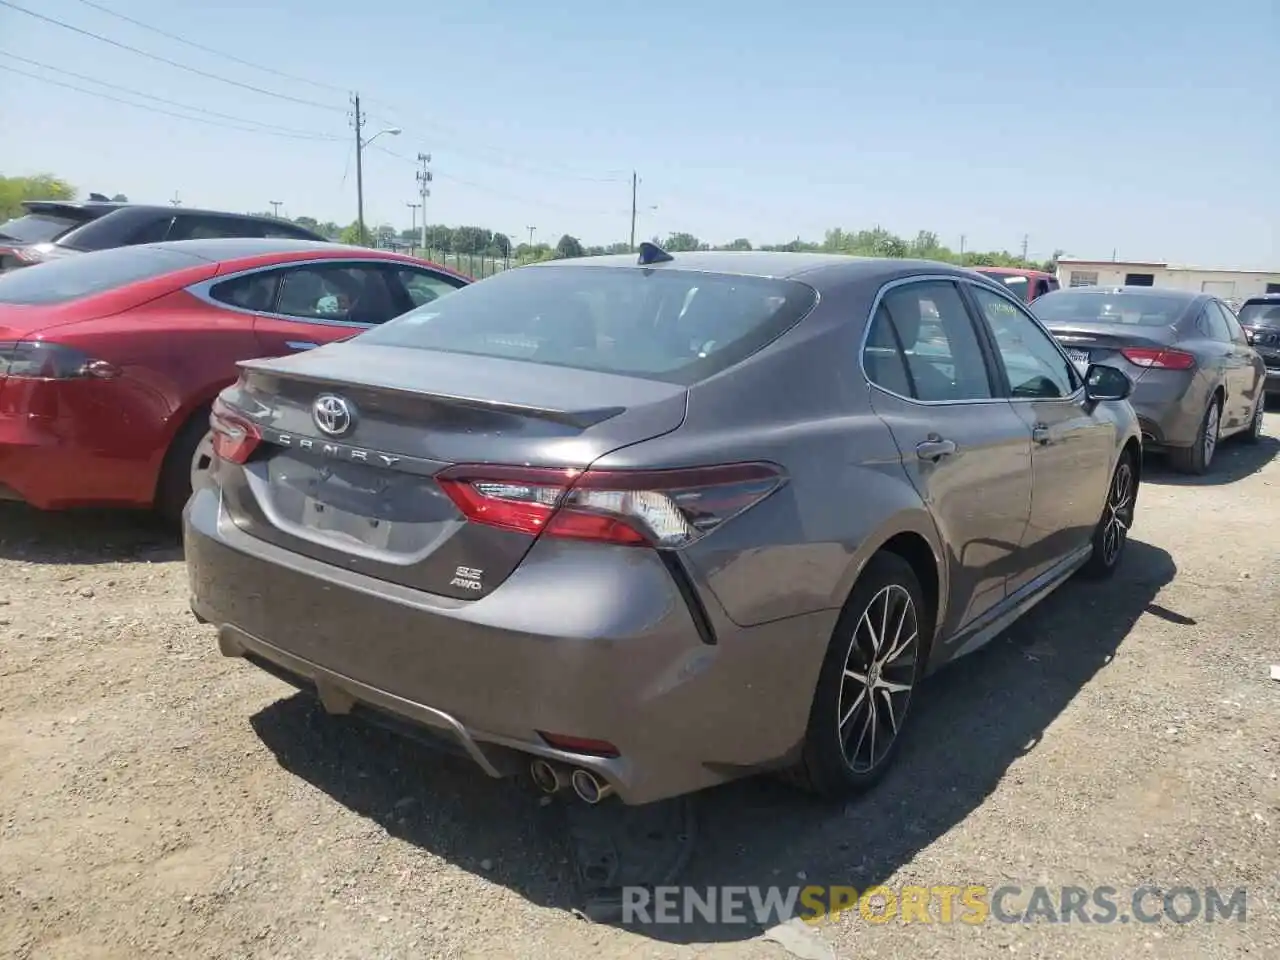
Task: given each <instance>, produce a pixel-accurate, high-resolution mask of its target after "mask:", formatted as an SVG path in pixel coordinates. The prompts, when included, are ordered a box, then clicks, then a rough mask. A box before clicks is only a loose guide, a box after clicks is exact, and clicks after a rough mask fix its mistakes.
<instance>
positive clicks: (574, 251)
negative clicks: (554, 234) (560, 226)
mask: <svg viewBox="0 0 1280 960" xmlns="http://www.w3.org/2000/svg"><path fill="white" fill-rule="evenodd" d="M582 255H583V251H582V241H580V240H579V239H578V238H577V237H571V236H569V234H567V233H566V234H565V235H564V236H563V237H561V238H560V242H559V243H557V244H556V256H557V257H559V258H560V259H561V260H568V259H570V258H572V257H581V256H582Z"/></svg>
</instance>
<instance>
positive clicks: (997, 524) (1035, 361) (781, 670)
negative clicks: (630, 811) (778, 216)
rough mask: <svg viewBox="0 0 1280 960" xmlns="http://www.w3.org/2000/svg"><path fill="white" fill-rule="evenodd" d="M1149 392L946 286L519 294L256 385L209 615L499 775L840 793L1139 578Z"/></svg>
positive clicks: (739, 258)
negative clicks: (984, 665) (1039, 604)
mask: <svg viewBox="0 0 1280 960" xmlns="http://www.w3.org/2000/svg"><path fill="white" fill-rule="evenodd" d="M993 314H998V315H999V316H1000V328H999V329H1001V330H1005V331H1012V332H1014V333H1015V334H1016V341H1015V340H1011V339H1009V338H1008V337H1007V336H1005V335H1004V334H998V333H996V332H995V328H993V325H992V323H991V322H990V319H989V318H990V317H991V316H992V315H993ZM1006 314H1007V315H1006ZM925 315H928V316H932V317H935V318H936V319H937V321H938V326H939V329H940V330H941V337H935V339H934V340H933V341H932V342H931V343H930V344H929V345H928V349H927V350H922V349H919V347H918V344H919V337H920V327H921V322H922V317H923V316H925ZM1129 388H1130V383H1129V380H1128V378H1127V377H1126V376H1125V375H1124V374H1123V373H1121V372H1120V371H1118V370H1115V369H1112V368H1108V367H1105V366H1095V367H1092V368H1091V369H1090V370H1089V372H1088V374H1087V375H1082V374H1081V373H1080V372H1079V371H1077V370H1076V368H1075V366H1074V365H1073V364H1072V363H1071V361H1070V360H1069V359H1068V358H1067V356H1066V354H1065V353H1064V352H1063V350H1062V349H1061V348H1060V347H1059V346H1058V344H1057V343H1056V342H1055V341H1054V339H1053V338H1052V337H1051V336H1050V335H1049V334H1048V333H1047V332H1046V331H1045V330H1044V329H1043V327H1041V326H1040V324H1039V323H1037V321H1036V320H1035V319H1034V318H1033V317H1032V316H1031V315H1030V314H1029V313H1028V312H1027V311H1026V310H1025V309H1024V308H1023V307H1022V305H1021V304H1020V303H1019V302H1018V301H1017V299H1016V298H1015V297H1014V296H1013V295H1011V294H1009V293H1008V292H1007V291H1005V290H1003V289H1001V288H998V287H996V286H995V285H993V284H991V283H989V282H988V281H986V280H984V279H982V278H980V277H976V276H974V274H972V273H971V272H969V271H967V270H962V269H959V268H956V267H952V266H948V265H944V264H933V263H926V262H919V261H895V260H881V259H866V260H862V259H853V258H846V257H838V256H822V255H816V254H788V253H761V252H754V253H712V252H706V253H701V252H700V253H688V254H679V255H676V256H674V257H673V256H672V255H671V254H667V253H665V252H663V251H661V250H658V249H657V248H656V247H653V246H651V245H649V244H644V245H642V247H641V252H640V256H639V258H638V260H637V259H633V258H631V257H599V258H592V259H582V260H562V261H556V262H552V263H550V264H543V265H532V266H526V267H520V268H516V269H514V270H510V271H506V272H504V273H501V274H498V275H497V276H495V277H493V278H490V279H488V280H484V281H482V282H480V283H476V284H473V285H471V286H468V287H467V288H465V289H463V290H461V291H459V292H458V293H456V294H452V295H451V296H449V297H448V298H446V299H444V300H441V301H440V302H439V303H436V304H431V305H429V306H427V307H424V308H421V309H418V310H413V311H410V312H409V313H407V314H405V315H404V316H402V317H400V318H397V319H396V320H393V321H391V322H390V323H387V324H384V325H382V326H381V327H379V328H377V329H375V330H371V331H369V332H368V333H365V334H362V335H361V336H359V337H356V338H354V339H352V340H350V341H348V342H345V343H337V344H331V345H329V346H325V347H322V348H320V349H319V350H315V351H312V352H311V353H309V354H306V355H304V356H295V357H286V358H281V359H274V360H266V361H252V362H249V363H246V364H243V365H242V373H241V376H240V378H239V380H238V381H237V382H236V383H235V384H234V385H233V386H232V387H229V388H228V389H227V390H225V391H224V392H223V393H222V394H221V395H220V396H219V398H218V400H217V402H216V403H215V405H214V410H213V418H212V422H213V425H214V451H215V454H216V458H215V465H214V467H213V469H212V470H211V471H210V474H209V477H208V480H209V482H208V484H206V485H204V486H202V488H201V489H199V490H197V491H196V493H195V495H194V496H193V497H192V498H191V500H190V501H189V503H188V505H187V508H186V511H185V520H184V530H185V547H186V557H187V563H188V568H189V574H190V584H191V592H192V608H193V610H194V612H195V613H196V616H197V617H198V618H199V619H202V620H205V621H211V622H213V623H214V624H216V625H217V626H218V628H219V644H220V648H221V650H222V652H223V653H224V654H226V655H228V656H242V657H245V658H247V659H248V660H249V661H250V662H252V663H254V664H256V665H258V666H259V667H262V668H264V669H267V670H269V671H271V672H273V673H275V674H276V675H277V676H281V677H284V678H286V679H290V680H292V681H293V682H294V683H296V684H297V685H298V686H299V687H301V688H302V689H308V690H312V691H315V692H316V693H317V694H318V696H319V699H320V702H321V703H322V704H323V705H324V706H325V707H326V708H327V709H329V710H331V711H334V712H339V713H347V712H350V713H353V714H362V715H364V716H366V717H370V718H381V719H383V720H388V719H389V720H390V722H391V724H392V725H393V726H394V725H397V724H398V725H399V726H400V727H401V728H402V729H403V728H404V727H405V725H406V723H407V724H408V725H409V727H410V728H414V729H417V730H419V731H434V732H435V733H436V734H439V735H441V736H442V737H443V738H444V739H445V740H446V741H449V742H451V743H453V744H454V745H456V746H458V747H460V748H461V749H462V750H463V751H464V752H465V753H467V754H468V755H469V756H470V757H471V758H472V759H474V760H475V762H476V763H477V764H478V765H479V766H480V767H481V768H482V769H483V770H485V771H486V772H488V773H489V774H491V775H495V776H497V775H502V774H505V773H513V772H518V771H519V770H522V769H528V771H529V773H530V774H531V775H532V776H533V777H534V779H535V781H536V782H537V783H539V784H540V785H541V786H542V787H543V789H545V790H548V791H554V790H557V789H561V788H563V787H565V786H571V787H572V788H573V790H574V792H575V793H576V794H577V795H578V796H579V797H580V798H581V799H582V800H584V801H586V802H598V801H599V800H601V799H602V798H605V797H607V796H609V795H610V794H611V793H612V794H615V795H616V796H618V797H620V798H621V799H622V800H623V801H624V802H626V803H629V804H639V803H644V802H648V801H654V800H658V799H661V798H664V797H669V796H674V795H679V794H683V793H686V792H691V791H695V790H698V789H700V788H703V787H707V786H710V785H712V784H715V783H719V782H722V781H725V780H729V779H732V778H734V777H738V776H742V775H745V774H749V773H752V772H757V771H763V770H770V769H777V768H787V767H789V768H792V769H793V770H794V772H795V775H796V778H797V779H799V780H801V781H802V782H803V783H805V784H807V785H808V786H810V787H811V788H813V789H814V790H817V791H819V792H821V793H824V794H831V795H839V794H843V793H846V792H849V791H851V790H857V789H859V788H862V787H866V786H868V785H870V784H871V783H872V782H873V781H874V780H875V779H876V778H877V777H879V776H880V774H881V773H882V772H883V771H884V770H885V769H886V767H887V766H888V765H889V763H890V762H891V760H892V758H893V757H894V755H895V752H896V750H897V747H898V744H899V740H900V736H899V735H900V733H901V732H902V730H903V729H904V725H905V724H906V723H907V722H908V721H909V719H910V713H909V710H910V707H911V703H912V700H913V699H914V698H915V697H916V695H917V692H916V687H917V682H918V681H919V680H920V678H921V677H922V676H923V675H924V674H925V673H927V672H929V671H931V670H933V669H936V668H937V667H939V666H941V665H942V664H944V663H946V662H948V661H951V660H953V659H954V658H956V657H958V656H961V655H962V654H965V653H968V652H969V651H971V650H974V649H976V648H978V647H980V646H982V645H983V644H984V643H986V642H987V641H989V640H990V639H991V638H992V637H994V636H995V635H996V634H997V633H998V632H999V631H1001V630H1002V629H1004V627H1005V626H1007V624H1008V623H1009V622H1010V621H1011V620H1012V619H1014V618H1015V617H1017V616H1018V615H1020V614H1021V613H1022V612H1023V611H1024V610H1026V609H1028V607H1030V606H1031V605H1032V604H1033V603H1035V602H1036V601H1037V600H1039V599H1040V598H1041V597H1043V596H1045V595H1046V594H1047V593H1049V592H1050V591H1051V590H1053V589H1054V588H1055V587H1057V586H1058V585H1059V584H1061V583H1062V582H1063V581H1064V580H1066V579H1067V577H1069V576H1070V575H1071V574H1072V573H1074V572H1075V571H1077V570H1081V569H1083V570H1085V571H1087V572H1088V573H1089V574H1091V575H1094V576H1099V577H1105V576H1107V575H1108V574H1110V573H1111V572H1113V571H1114V570H1115V569H1116V565H1117V564H1118V563H1119V562H1120V559H1121V556H1122V554H1123V550H1124V546H1125V542H1126V535H1127V531H1128V529H1129V526H1130V524H1131V523H1132V522H1133V518H1134V507H1135V502H1136V495H1137V491H1138V482H1139V478H1140V473H1141V469H1142V466H1141V456H1140V453H1141V447H1140V439H1139V432H1138V426H1137V421H1136V418H1135V416H1134V413H1133V410H1132V408H1131V407H1130V406H1129V404H1128V403H1126V402H1124V398H1125V396H1126V394H1127V393H1128V391H1129ZM375 624H376V627H377V628H376V630H374V629H371V627H373V625H375ZM961 722H962V721H961Z"/></svg>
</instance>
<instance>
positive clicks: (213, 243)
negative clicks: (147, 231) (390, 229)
mask: <svg viewBox="0 0 1280 960" xmlns="http://www.w3.org/2000/svg"><path fill="white" fill-rule="evenodd" d="M143 248H151V249H154V250H171V251H173V252H174V253H184V254H186V255H187V256H189V257H197V258H199V259H201V260H208V261H210V262H211V263H219V262H222V261H226V260H240V259H243V258H245V257H261V256H270V255H272V254H278V253H279V254H285V253H298V254H306V253H314V254H320V255H322V256H339V257H347V256H354V257H376V256H386V257H388V258H392V259H413V258H411V257H404V255H403V254H396V253H393V252H392V251H390V250H375V249H373V248H372V247H355V246H347V245H346V244H342V243H328V242H327V241H323V240H295V239H293V238H291V237H209V238H207V239H204V240H164V241H161V242H160V243H146V244H141V245H140V246H139V247H138V249H143Z"/></svg>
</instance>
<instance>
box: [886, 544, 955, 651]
mask: <svg viewBox="0 0 1280 960" xmlns="http://www.w3.org/2000/svg"><path fill="white" fill-rule="evenodd" d="M881 553H891V554H894V555H896V556H898V557H901V558H902V559H903V560H905V561H906V562H907V564H908V565H909V566H910V567H911V570H912V572H913V573H914V574H915V575H916V579H917V580H918V581H919V582H920V589H921V590H922V591H923V592H924V602H925V605H926V608H927V609H926V610H925V611H924V612H925V614H926V616H927V618H928V630H927V631H926V636H925V638H924V639H925V641H926V642H925V644H924V649H923V651H922V653H923V655H924V657H925V658H926V661H927V658H928V656H929V653H930V652H931V650H932V648H933V641H934V639H935V635H936V633H937V625H938V624H939V623H940V622H941V619H940V617H939V611H940V609H941V605H942V604H941V601H942V586H943V584H942V576H941V569H942V565H941V564H940V563H939V562H938V557H937V554H935V553H934V550H933V546H932V545H931V544H930V543H929V541H928V540H926V539H925V538H924V536H922V535H921V534H919V533H917V532H915V531H903V532H901V533H896V534H894V535H893V536H892V537H890V538H889V539H888V540H886V541H885V542H884V543H882V544H881V545H880V546H879V547H878V548H877V549H876V550H875V552H874V553H872V556H873V557H874V556H876V555H877V554H881Z"/></svg>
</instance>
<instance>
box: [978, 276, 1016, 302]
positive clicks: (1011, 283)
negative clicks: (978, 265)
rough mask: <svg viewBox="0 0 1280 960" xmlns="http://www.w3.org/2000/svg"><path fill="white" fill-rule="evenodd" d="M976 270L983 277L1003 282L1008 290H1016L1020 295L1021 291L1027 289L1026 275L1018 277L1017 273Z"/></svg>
mask: <svg viewBox="0 0 1280 960" xmlns="http://www.w3.org/2000/svg"><path fill="white" fill-rule="evenodd" d="M978 272H979V273H980V274H982V275H983V276H984V277H990V278H991V279H992V280H994V281H996V282H997V283H1003V284H1004V285H1005V286H1006V287H1008V288H1009V289H1010V290H1014V291H1016V292H1017V293H1018V295H1019V296H1021V295H1022V293H1023V292H1024V291H1025V290H1026V289H1027V278H1026V277H1020V276H1018V275H1017V274H1012V273H988V272H987V271H985V270H979V271H978Z"/></svg>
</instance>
